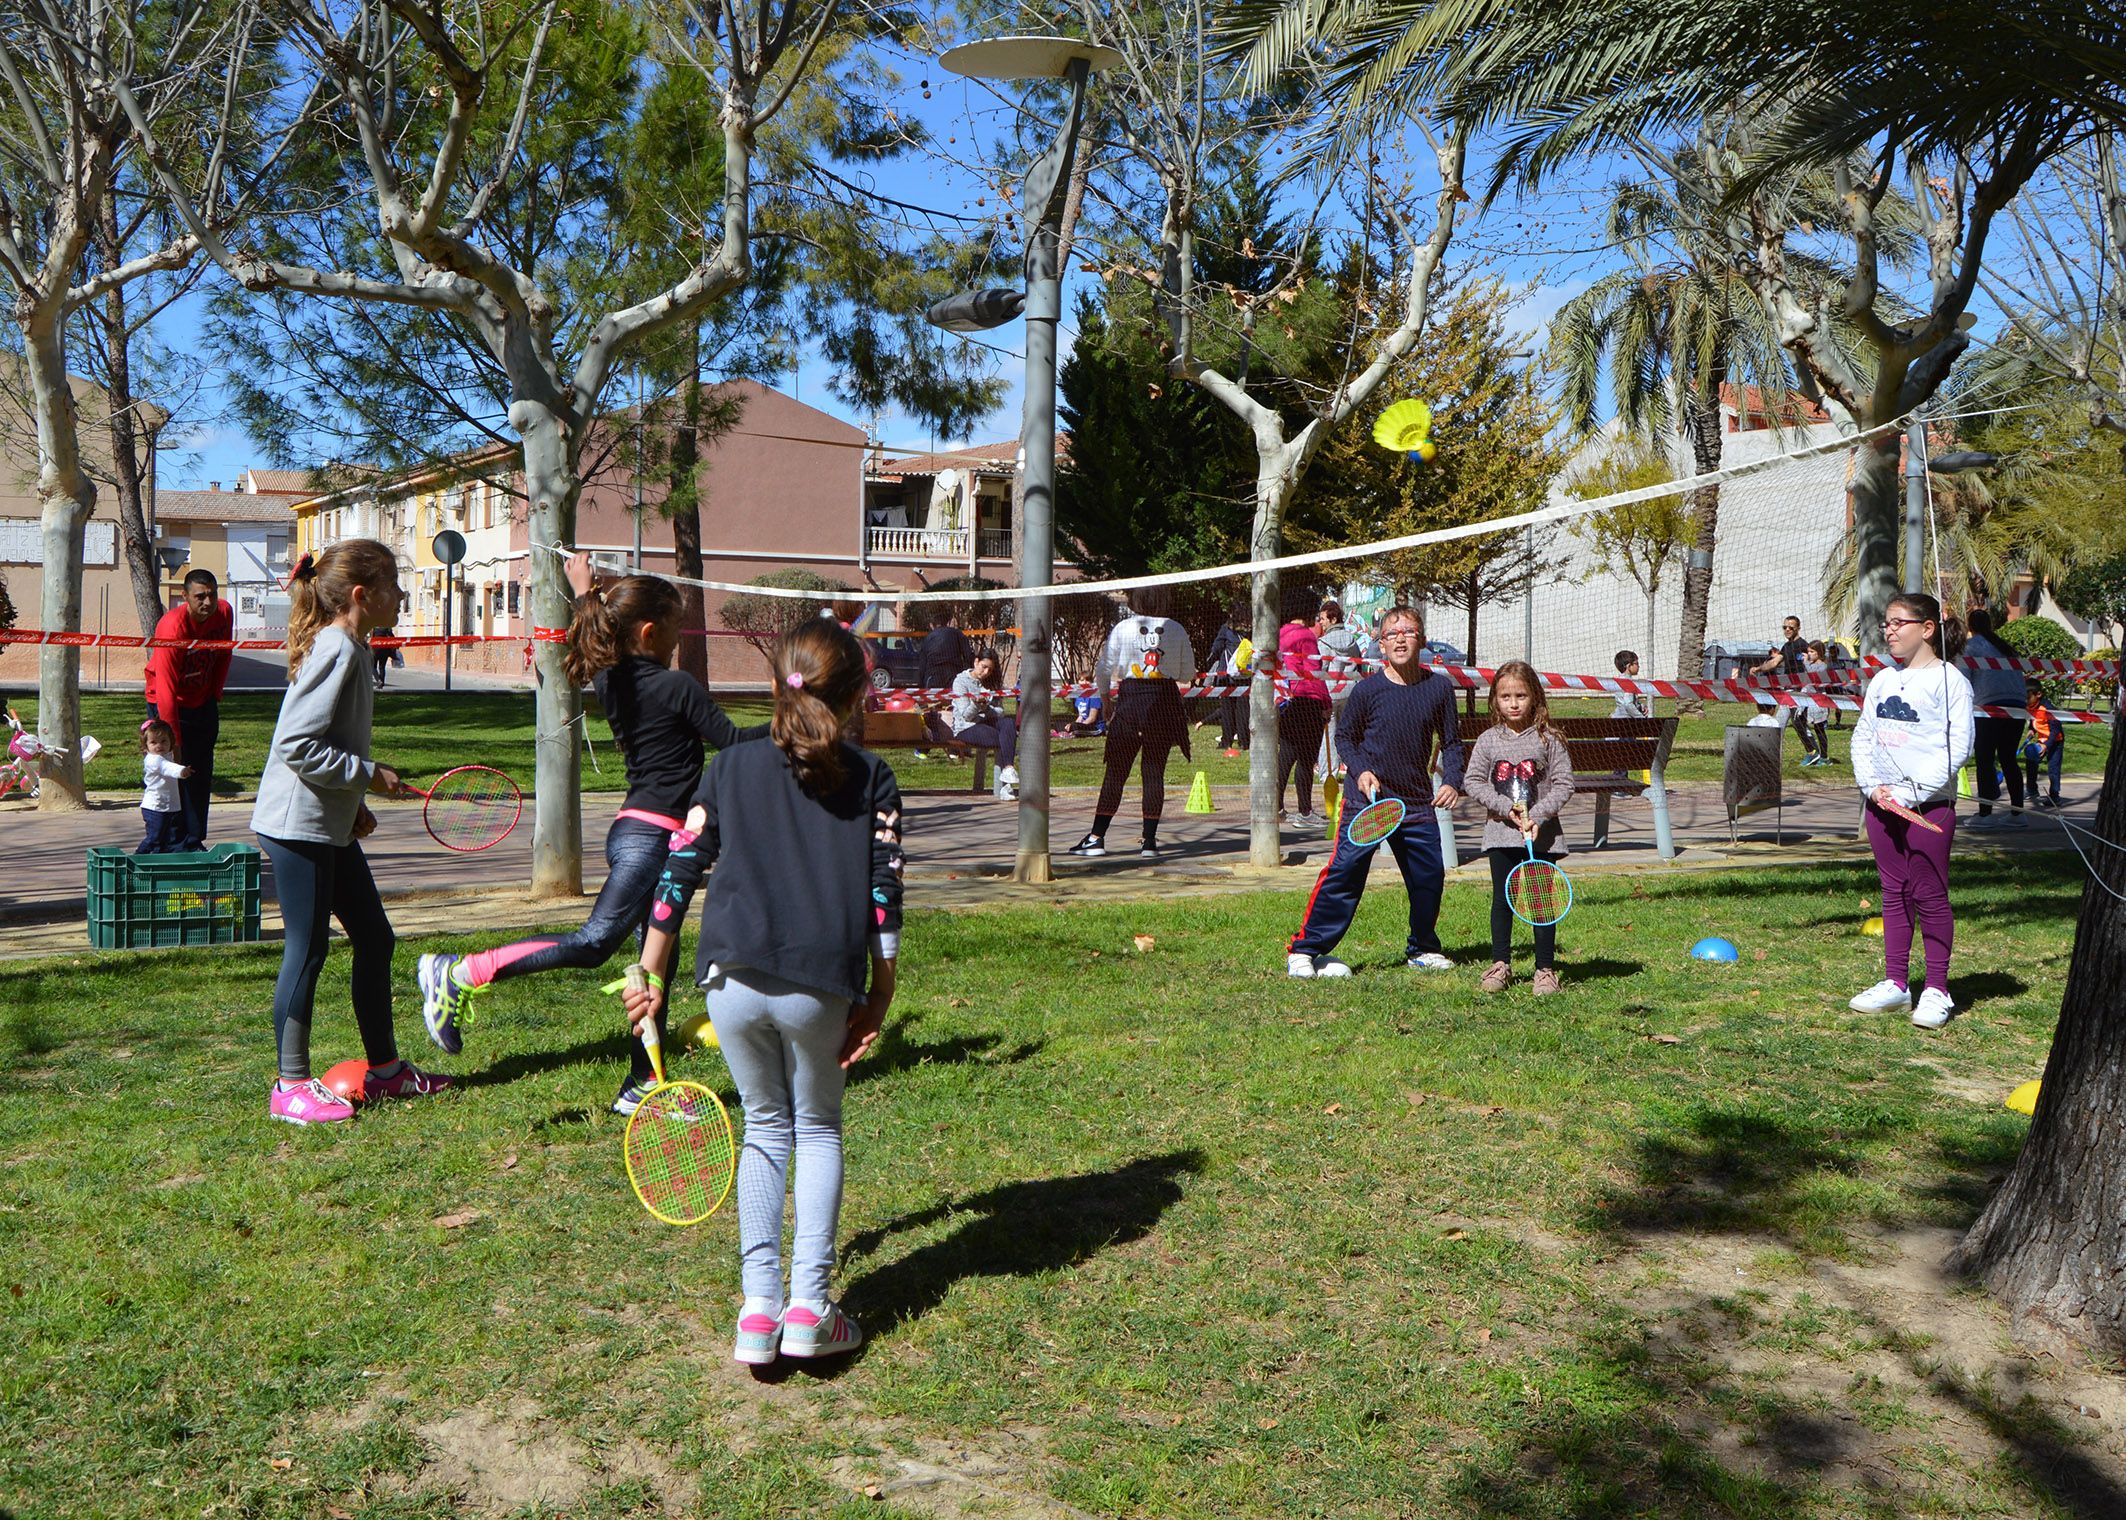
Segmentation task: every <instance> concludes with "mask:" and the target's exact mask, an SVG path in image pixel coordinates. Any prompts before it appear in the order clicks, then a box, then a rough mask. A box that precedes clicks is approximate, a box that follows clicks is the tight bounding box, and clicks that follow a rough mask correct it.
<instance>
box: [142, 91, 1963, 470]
mask: <svg viewBox="0 0 2126 1520" xmlns="http://www.w3.org/2000/svg"><path fill="white" fill-rule="evenodd" d="M894 62H895V66H896V67H897V68H898V70H899V72H900V73H901V75H902V79H901V85H900V89H899V90H898V92H897V95H896V97H895V99H894V101H893V104H894V108H895V109H897V110H899V111H900V112H901V113H902V114H903V115H904V116H907V117H912V118H914V119H916V120H918V121H920V122H921V123H922V125H923V126H924V127H925V129H926V130H927V131H928V133H929V135H930V137H931V138H932V140H933V142H934V144H935V148H936V151H935V152H933V153H927V154H911V155H909V156H907V157H905V158H903V159H901V160H899V161H894V162H888V163H886V164H884V165H882V166H881V167H880V169H879V170H878V171H877V172H876V173H875V174H874V175H871V176H869V178H870V180H871V182H872V183H873V184H874V185H875V188H876V189H877V190H878V191H879V192H880V193H881V194H883V195H885V196H890V197H892V198H894V199H896V200H899V201H902V202H906V203H910V204H912V205H915V206H919V207H929V208H936V209H938V210H941V211H946V212H959V213H966V214H973V215H976V216H988V217H994V216H995V215H996V214H997V213H998V212H999V211H1000V210H1001V209H1002V203H1001V202H1000V200H999V198H998V196H997V193H996V185H995V184H994V182H993V181H989V180H987V179H985V177H984V176H983V175H982V173H981V172H980V171H979V169H978V167H977V165H976V164H975V163H974V162H972V160H973V159H974V158H975V157H976V156H977V155H978V154H979V153H980V152H981V151H982V150H983V149H984V148H986V146H987V145H989V144H991V143H993V142H994V141H995V139H996V138H997V137H998V136H999V135H1000V134H1001V133H1002V132H1003V131H1004V130H1005V129H1006V128H1007V127H1008V125H1009V107H1008V106H1007V105H1006V104H1005V103H1004V101H1003V100H1002V99H1000V98H999V97H998V96H996V95H995V94H993V93H991V90H990V87H989V86H987V85H984V84H981V83H978V82H973V81H966V80H961V79H958V78H956V77H954V76H951V75H949V74H947V73H946V72H945V71H944V70H943V69H942V68H941V67H940V66H939V65H938V64H937V62H936V61H935V60H934V59H926V58H922V57H917V56H913V55H905V56H903V57H901V58H900V59H898V60H894ZM926 86H927V92H928V93H927V95H926V93H925V87H926ZM1002 88H1005V89H1010V88H1012V87H1010V86H1004V87H1002ZM1414 158H1415V161H1416V162H1415V164H1414V171H1415V172H1414V174H1413V178H1414V180H1415V185H1416V189H1415V196H1414V198H1415V202H1416V203H1417V205H1418V206H1419V207H1420V208H1421V209H1422V212H1423V214H1424V215H1425V216H1426V217H1429V212H1430V207H1429V196H1430V184H1431V165H1430V155H1429V153H1428V152H1427V151H1426V150H1425V148H1424V146H1423V144H1422V143H1421V142H1420V143H1418V144H1416V153H1415V155H1414ZM1486 167H1487V165H1486V164H1485V162H1484V160H1483V157H1482V154H1481V151H1480V150H1475V151H1472V154H1471V160H1470V167H1469V174H1470V177H1471V179H1476V178H1479V177H1481V175H1482V174H1483V173H1484V172H1485V169H1486ZM1384 172H1386V173H1389V174H1391V175H1392V174H1393V172H1394V170H1393V169H1392V167H1389V166H1387V165H1385V164H1384ZM1615 173H1616V168H1615V166H1613V165H1601V164H1596V165H1590V166H1589V167H1587V168H1586V169H1585V170H1583V171H1581V172H1580V173H1579V174H1577V175H1576V176H1574V178H1573V182H1571V183H1569V184H1565V185H1562V186H1559V187H1556V188H1552V189H1549V190H1546V191H1544V192H1543V193H1541V194H1540V195H1537V196H1534V197H1531V198H1529V199H1527V200H1523V201H1515V200H1505V201H1502V202H1501V203H1500V204H1499V205H1497V206H1495V207H1493V208H1492V209H1491V210H1489V211H1488V212H1486V213H1483V214H1482V215H1477V214H1476V208H1475V207H1474V206H1471V207H1468V208H1465V212H1464V218H1463V221H1462V223H1461V225H1460V227H1459V229H1458V231H1457V235H1456V238H1455V242H1454V245H1453V247H1452V249H1451V250H1450V252H1449V259H1450V261H1454V262H1457V263H1461V264H1463V265H1466V264H1467V263H1468V262H1470V261H1472V260H1475V259H1479V258H1480V259H1482V260H1484V261H1485V263H1486V265H1487V267H1488V268H1489V269H1490V270H1491V271H1492V272H1494V273H1495V274H1497V275H1499V276H1500V277H1501V278H1504V279H1506V280H1507V281H1509V282H1511V283H1512V284H1514V285H1516V286H1519V287H1522V288H1524V289H1525V290H1526V292H1527V293H1526V295H1525V297H1524V299H1523V301H1522V304H1521V306H1520V308H1519V313H1518V318H1517V322H1516V326H1517V327H1519V328H1520V329H1521V330H1522V332H1523V333H1524V335H1525V336H1527V337H1528V338H1530V339H1531V340H1535V339H1537V338H1538V337H1539V335H1540V333H1541V331H1542V328H1543V326H1544V324H1545V323H1547V321H1548V320H1549V318H1550V316H1551V315H1552V314H1553V313H1554V312H1555V311H1556V310H1557V309H1558V307H1559V306H1561V305H1562V304H1563V303H1564V302H1565V301H1567V300H1569V299H1570V298H1571V296H1572V295H1574V294H1575V293H1577V292H1578V291H1580V290H1583V289H1585V288H1586V286H1587V285H1588V283H1589V282H1590V281H1591V280H1592V279H1593V278H1594V277H1596V276H1597V275H1598V274H1599V273H1600V272H1601V271H1602V270H1603V269H1605V268H1607V267H1609V266H1610V265H1611V264H1612V263H1613V262H1614V258H1615V256H1614V255H1613V254H1612V253H1610V252H1608V251H1607V250H1605V249H1603V248H1601V247H1600V246H1599V244H1600V237H1599V232H1598V227H1599V218H1600V207H1601V201H1602V197H1603V191H1604V189H1605V188H1606V186H1607V184H1608V182H1609V181H1610V180H1611V179H1612V178H1614V177H1615ZM978 200H979V201H981V202H983V203H984V204H981V205H980V206H978V205H977V202H978ZM1000 236H1002V237H1004V238H1005V239H1006V241H1007V242H1009V241H1010V238H1009V234H1008V233H1000ZM1084 280H1085V276H1084V275H1083V274H1082V272H1080V271H1078V270H1076V269H1074V270H1073V272H1072V275H1071V284H1072V285H1073V287H1081V286H1082V285H1083V283H1084ZM1072 305H1073V301H1072V295H1071V293H1070V292H1066V297H1065V319H1066V320H1065V330H1064V332H1063V335H1062V341H1063V344H1064V349H1065V352H1066V353H1067V352H1068V346H1069V344H1070V342H1071V340H1072V338H1073V337H1074V333H1073V332H1072V331H1071V329H1070V324H1069V314H1070V311H1071V309H1072ZM169 320H170V323H171V326H170V328H169V329H168V330H167V331H166V334H165V340H166V341H173V342H176V343H178V344H180V345H183V344H187V343H191V344H194V345H195V346H196V338H197V321H198V302H197V301H196V300H195V301H194V302H192V303H190V304H189V305H188V306H187V307H184V308H179V309H176V310H173V312H172V313H171V315H170V319H169ZM1992 325H1993V324H1992V322H1990V321H1989V322H1987V324H1986V326H1988V327H1990V326H1992ZM983 341H984V342H985V343H987V344H989V345H992V348H991V351H990V353H989V358H990V360H991V361H992V363H993V364H994V366H995V372H996V374H997V375H998V376H999V378H1001V379H1002V380H1004V382H1005V387H1006V388H1005V393H1004V396H1003V399H1002V400H1001V402H1000V403H999V405H998V406H997V408H996V409H995V410H994V411H993V412H992V413H991V414H990V415H989V416H988V417H986V418H984V419H983V420H982V421H981V423H980V424H978V425H977V426H976V427H975V428H973V429H972V430H971V433H970V436H969V437H968V438H961V439H946V438H935V439H934V438H933V436H932V435H931V433H930V432H929V430H928V428H927V426H925V425H922V424H918V423H915V422H913V421H911V420H910V419H908V418H905V417H900V416H896V415H894V414H891V413H888V414H887V415H886V416H885V417H884V418H883V419H882V420H881V428H880V431H881V434H882V436H883V438H884V441H885V443H886V445H887V447H888V448H889V449H891V450H893V451H895V452H901V451H917V450H923V449H928V448H930V447H932V446H933V444H935V445H937V446H950V445H953V444H958V443H964V442H968V441H988V440H993V439H1001V438H1007V437H1012V436H1015V435H1016V434H1017V432H1018V426H1019V410H1020V406H1021V403H1022V396H1023V387H1022V378H1023V377H1022V373H1021V371H1022V368H1023V362H1022V360H1021V358H1020V344H1021V332H1020V328H1019V326H1018V325H1017V324H1013V325H1010V326H1007V327H1003V328H999V329H997V330H995V331H993V332H991V333H988V334H985V335H983ZM830 379H831V376H830V374H829V372H828V369H827V367H826V365H825V364H824V362H823V361H822V360H821V359H819V357H818V356H817V355H816V354H807V355H804V356H802V358H801V362H800V363H799V365H798V367H797V371H796V373H795V374H794V375H793V374H792V373H790V372H789V371H785V372H784V373H782V374H781V375H779V376H775V377H771V378H770V383H772V384H774V385H775V386H776V387H777V388H778V389H781V390H783V391H785V392H791V391H793V390H794V392H795V393H796V394H797V395H798V396H799V398H800V399H802V400H804V401H805V402H807V403H809V404H811V405H814V406H818V407H820V408H821V409H823V410H825V411H828V412H830V413H832V414H834V415H836V416H838V417H842V418H844V419H845V420H847V421H850V422H852V423H855V424H856V425H858V426H867V425H868V424H869V423H870V421H871V418H869V417H868V416H863V415H858V414H856V413H854V411H853V410H852V409H851V408H848V407H846V406H844V405H843V404H842V403H841V402H839V401H838V400H836V399H835V398H834V397H833V396H832V395H831V394H830V392H829V389H828V382H829V380H830ZM211 401H212V398H211V397H205V398H202V404H203V405H204V404H209V403H211ZM266 462H267V460H266V455H265V452H264V451H263V450H261V449H259V448H257V447H256V446H255V445H254V444H253V442H252V441H251V440H250V439H248V438H247V437H246V436H245V435H244V434H243V432H242V430H241V429H240V428H238V427H236V426H235V425H234V424H233V423H230V422H227V421H213V420H210V421H207V422H204V423H201V424H199V425H197V426H195V427H194V428H193V429H192V430H191V432H190V433H189V434H187V435H185V436H184V438H183V439H182V442H181V445H180V446H179V447H177V448H176V449H174V450H173V451H172V452H171V453H169V454H168V455H166V456H165V458H164V460H163V462H162V483H163V484H164V485H165V486H166V487H170V488H187V487H200V486H204V485H206V484H207V483H209V482H219V483H221V484H222V485H223V486H225V487H226V486H227V485H228V484H230V483H231V482H232V481H233V480H234V479H235V478H236V477H237V476H238V474H240V472H241V471H242V469H243V468H244V467H245V466H247V465H251V464H264V463H266Z"/></svg>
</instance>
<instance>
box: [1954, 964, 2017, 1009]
mask: <svg viewBox="0 0 2126 1520" xmlns="http://www.w3.org/2000/svg"><path fill="white" fill-rule="evenodd" d="M1955 981H1956V996H1957V1001H1959V1002H1962V1003H1973V1002H1978V1001H1980V1000H1982V999H1985V998H2014V997H2021V996H2022V995H2023V994H2024V993H2026V992H2028V991H2029V990H2030V984H2029V983H2028V982H2026V981H2024V980H2023V979H2022V978H2021V977H2019V976H2017V975H2015V974H2014V973H2013V972H2009V971H1980V972H1977V973H1975V974H1973V975H1969V976H1965V975H1957V976H1956V978H1955Z"/></svg>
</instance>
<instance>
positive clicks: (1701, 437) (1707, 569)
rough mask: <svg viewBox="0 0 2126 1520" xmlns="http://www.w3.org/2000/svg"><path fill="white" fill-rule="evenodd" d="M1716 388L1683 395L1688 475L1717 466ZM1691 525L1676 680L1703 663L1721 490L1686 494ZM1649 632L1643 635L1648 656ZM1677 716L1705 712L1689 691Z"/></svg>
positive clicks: (1678, 704)
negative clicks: (1707, 393) (1708, 396)
mask: <svg viewBox="0 0 2126 1520" xmlns="http://www.w3.org/2000/svg"><path fill="white" fill-rule="evenodd" d="M1719 394H1720V393H1719V391H1718V390H1717V389H1715V390H1714V392H1713V397H1714V399H1713V400H1712V401H1711V402H1710V403H1708V402H1707V401H1706V400H1704V399H1703V398H1700V397H1689V398H1686V400H1685V402H1684V407H1683V430H1684V432H1685V433H1686V434H1687V435H1688V437H1689V439H1690V455H1691V473H1692V474H1694V475H1703V474H1706V473H1708V472H1710V471H1713V470H1717V469H1719V468H1720V456H1721V451H1722V448H1723V447H1724V443H1723V440H1722V439H1721V437H1720V404H1719V400H1718V397H1719ZM1690 511H1691V522H1692V525H1693V526H1694V527H1695V528H1696V529H1697V537H1696V538H1695V539H1693V540H1692V542H1691V553H1690V556H1689V557H1688V558H1687V559H1685V560H1684V562H1683V626H1682V628H1681V629H1680V630H1679V631H1678V633H1677V635H1676V679H1678V680H1684V681H1687V680H1692V679H1695V678H1696V677H1697V676H1698V674H1699V672H1700V671H1701V670H1703V669H1704V665H1705V625H1706V619H1707V617H1708V616H1709V614H1710V612H1711V609H1712V601H1713V548H1714V545H1716V544H1717V543H1718V542H1719V540H1720V488H1719V487H1718V486H1716V485H1713V486H1700V487H1699V488H1698V489H1697V490H1695V491H1693V492H1691V495H1690ZM1652 644H1653V636H1652V635H1651V634H1649V635H1648V636H1647V645H1648V649H1647V653H1648V654H1649V655H1651V654H1652V652H1653V651H1652V647H1651V646H1652ZM1676 711H1677V712H1678V713H1679V714H1682V713H1688V714H1692V715H1696V714H1699V713H1702V712H1704V711H1705V703H1704V701H1703V700H1702V699H1701V698H1698V697H1694V696H1690V695H1688V694H1686V695H1683V696H1680V697H1678V698H1676Z"/></svg>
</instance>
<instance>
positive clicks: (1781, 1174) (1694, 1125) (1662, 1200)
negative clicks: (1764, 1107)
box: [1581, 1107, 1904, 1233]
mask: <svg viewBox="0 0 2126 1520" xmlns="http://www.w3.org/2000/svg"><path fill="white" fill-rule="evenodd" d="M1892 1127H1894V1128H1899V1129H1902V1128H1904V1126H1903V1125H1895V1126H1892V1125H1890V1124H1888V1123H1882V1124H1876V1125H1869V1124H1867V1123H1866V1122H1865V1121H1863V1122H1862V1123H1860V1124H1858V1125H1852V1124H1849V1125H1846V1126H1844V1127H1842V1128H1841V1129H1839V1130H1838V1131H1836V1132H1835V1135H1836V1138H1831V1137H1829V1136H1825V1137H1819V1136H1817V1135H1815V1134H1812V1133H1809V1132H1807V1131H1804V1130H1801V1129H1799V1128H1797V1127H1795V1126H1793V1125H1790V1124H1787V1123H1785V1122H1783V1121H1781V1120H1778V1119H1773V1118H1769V1117H1766V1116H1764V1115H1761V1114H1752V1113H1743V1112H1739V1111H1736V1110H1732V1109H1719V1108H1705V1107H1701V1108H1697V1109H1695V1110H1693V1111H1692V1112H1691V1113H1690V1115H1689V1116H1688V1118H1687V1119H1686V1120H1685V1122H1684V1124H1683V1125H1682V1126H1681V1127H1677V1128H1671V1129H1669V1130H1667V1131H1665V1132H1661V1133H1648V1134H1642V1135H1640V1136H1639V1137H1638V1140H1637V1142H1636V1146H1637V1156H1636V1158H1635V1165H1634V1176H1633V1178H1632V1180H1631V1181H1630V1182H1629V1183H1626V1184H1622V1185H1619V1186H1616V1187H1613V1188H1612V1189H1610V1191H1609V1193H1608V1195H1607V1196H1606V1197H1605V1198H1603V1199H1602V1200H1601V1205H1600V1207H1599V1209H1598V1211H1597V1212H1594V1213H1592V1214H1591V1215H1589V1216H1587V1217H1585V1218H1583V1220H1582V1221H1581V1222H1582V1224H1583V1226H1584V1227H1586V1228H1588V1229H1592V1230H1597V1231H1602V1230H1607V1231H1611V1232H1616V1231H1625V1232H1633V1233H1636V1232H1644V1231H1649V1230H1658V1231H1670V1230H1695V1231H1705V1230H1777V1229H1780V1228H1781V1227H1782V1226H1784V1225H1785V1224H1786V1223H1787V1222H1788V1221H1790V1220H1791V1218H1792V1217H1793V1214H1794V1212H1795V1210H1796V1209H1797V1208H1798V1207H1799V1206H1800V1200H1799V1199H1798V1197H1797V1196H1796V1194H1797V1193H1798V1191H1799V1189H1800V1188H1801V1187H1802V1185H1803V1184H1804V1183H1806V1182H1807V1181H1809V1180H1810V1179H1812V1178H1814V1177H1816V1176H1818V1175H1820V1174H1822V1173H1824V1172H1836V1173H1839V1174H1841V1175H1844V1176H1857V1175H1859V1174H1860V1173H1861V1170H1862V1168H1863V1165H1864V1162H1863V1158H1862V1157H1861V1156H1860V1154H1859V1153H1858V1152H1857V1150H1855V1149H1854V1148H1852V1147H1851V1146H1850V1145H1849V1143H1848V1142H1850V1141H1852V1140H1856V1139H1861V1138H1866V1137H1868V1136H1870V1135H1879V1134H1881V1133H1883V1132H1885V1131H1886V1130H1888V1129H1889V1128H1892Z"/></svg>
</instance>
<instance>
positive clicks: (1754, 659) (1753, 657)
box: [1703, 639, 1772, 681]
mask: <svg viewBox="0 0 2126 1520" xmlns="http://www.w3.org/2000/svg"><path fill="white" fill-rule="evenodd" d="M1771 652H1772V646H1771V645H1770V644H1767V643H1765V642H1764V641H1763V640H1762V639H1726V640H1721V641H1719V642H1716V643H1711V644H1708V645H1706V646H1705V667H1704V675H1703V679H1705V680H1708V681H1732V680H1734V679H1736V677H1737V676H1739V675H1743V674H1746V673H1747V672H1748V671H1749V669H1750V667H1751V666H1753V665H1762V664H1763V663H1764V662H1765V659H1766V657H1768V656H1769V655H1770V654H1771Z"/></svg>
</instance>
